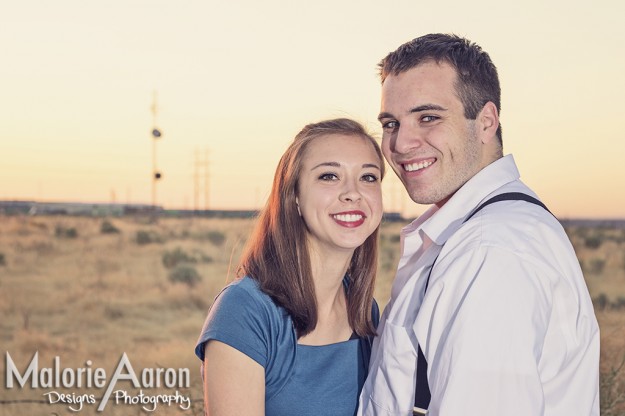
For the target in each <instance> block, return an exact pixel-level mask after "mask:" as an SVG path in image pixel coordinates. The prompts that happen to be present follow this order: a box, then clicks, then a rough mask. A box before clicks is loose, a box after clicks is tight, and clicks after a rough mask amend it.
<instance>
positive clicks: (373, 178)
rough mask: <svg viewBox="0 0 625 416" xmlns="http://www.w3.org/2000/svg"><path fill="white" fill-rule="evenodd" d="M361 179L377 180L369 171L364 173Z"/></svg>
mask: <svg viewBox="0 0 625 416" xmlns="http://www.w3.org/2000/svg"><path fill="white" fill-rule="evenodd" d="M362 180H363V181H365V182H377V181H378V177H377V176H375V175H373V174H371V173H368V174H366V175H362Z"/></svg>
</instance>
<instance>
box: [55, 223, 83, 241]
mask: <svg viewBox="0 0 625 416" xmlns="http://www.w3.org/2000/svg"><path fill="white" fill-rule="evenodd" d="M54 235H55V236H56V237H57V238H76V237H78V231H76V228H74V227H69V228H67V227H65V226H63V225H60V224H57V225H56V227H55V228H54Z"/></svg>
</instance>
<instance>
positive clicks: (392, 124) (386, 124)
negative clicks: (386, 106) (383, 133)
mask: <svg viewBox="0 0 625 416" xmlns="http://www.w3.org/2000/svg"><path fill="white" fill-rule="evenodd" d="M397 127H399V123H398V122H397V121H396V120H390V121H383V122H382V128H383V129H384V130H395V129H397Z"/></svg>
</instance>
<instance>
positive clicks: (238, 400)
mask: <svg viewBox="0 0 625 416" xmlns="http://www.w3.org/2000/svg"><path fill="white" fill-rule="evenodd" d="M383 176H384V161H383V159H382V153H381V152H380V148H379V146H378V145H377V143H376V142H375V140H374V139H373V138H372V137H371V136H370V135H369V134H367V132H366V131H365V130H364V128H363V127H362V126H361V125H360V124H358V123H357V122H355V121H352V120H348V119H336V120H328V121H323V122H320V123H316V124H310V125H308V126H306V127H304V129H303V130H302V131H301V132H300V133H299V134H298V135H297V136H296V137H295V140H294V141H293V143H292V144H291V145H290V146H289V148H288V149H287V150H286V152H285V153H284V155H283V156H282V158H281V160H280V163H279V164H278V167H277V169H276V173H275V177H274V181H273V188H272V190H271V194H270V196H269V199H268V202H267V204H266V206H265V208H264V209H263V211H262V212H261V214H260V217H259V219H258V223H257V225H256V228H255V230H254V231H253V233H252V235H251V237H250V240H249V242H248V246H247V248H246V250H245V252H244V254H243V256H242V260H241V264H240V268H239V279H237V280H236V281H235V282H233V283H232V284H230V285H229V286H227V287H226V288H225V289H224V290H223V291H222V292H221V293H220V294H219V295H218V297H217V298H216V299H215V303H214V304H213V306H212V307H211V310H210V311H209V314H208V317H207V319H206V323H205V324H204V329H203V330H202V333H201V335H200V338H199V340H198V345H197V347H196V354H197V355H198V357H200V359H202V360H203V361H204V368H203V375H204V399H205V408H206V413H207V414H208V415H210V416H221V415H226V416H232V415H247V416H249V415H268V416H279V415H288V416H292V415H346V416H351V415H353V414H355V411H356V407H357V405H358V395H359V393H360V389H361V388H362V385H363V383H364V379H365V376H366V372H367V368H368V361H369V354H370V341H371V337H372V336H373V335H374V334H375V326H376V325H377V320H378V308H377V305H376V304H375V302H374V300H373V286H374V280H375V272H376V262H377V234H378V227H379V224H380V220H381V218H382V196H381V180H382V178H383Z"/></svg>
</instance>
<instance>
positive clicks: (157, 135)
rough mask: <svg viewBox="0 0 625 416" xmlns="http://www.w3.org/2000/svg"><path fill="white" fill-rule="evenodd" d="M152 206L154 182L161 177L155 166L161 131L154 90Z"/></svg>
mask: <svg viewBox="0 0 625 416" xmlns="http://www.w3.org/2000/svg"><path fill="white" fill-rule="evenodd" d="M150 110H151V111H152V208H156V182H158V181H159V179H161V178H162V177H163V175H162V173H161V172H160V171H159V170H158V168H157V167H156V142H157V141H158V139H160V138H161V136H162V133H161V131H160V130H159V129H158V128H157V127H156V115H157V112H158V104H157V102H156V91H154V94H153V96H152V106H151V107H150Z"/></svg>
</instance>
